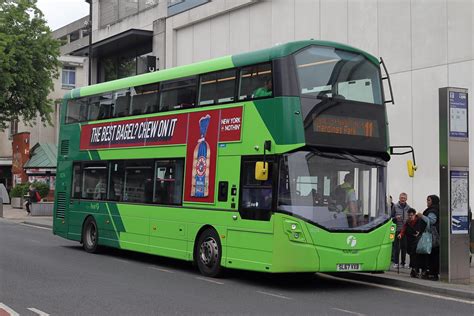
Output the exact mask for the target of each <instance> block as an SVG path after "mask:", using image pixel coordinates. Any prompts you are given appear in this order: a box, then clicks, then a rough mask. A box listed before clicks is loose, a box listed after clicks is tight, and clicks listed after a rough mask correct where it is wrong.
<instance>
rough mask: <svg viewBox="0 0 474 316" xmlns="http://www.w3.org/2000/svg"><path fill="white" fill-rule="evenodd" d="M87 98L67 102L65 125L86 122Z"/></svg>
mask: <svg viewBox="0 0 474 316" xmlns="http://www.w3.org/2000/svg"><path fill="white" fill-rule="evenodd" d="M87 101H88V99H87V98H81V99H76V100H69V101H68V102H67V115H66V123H78V122H84V121H86V120H87Z"/></svg>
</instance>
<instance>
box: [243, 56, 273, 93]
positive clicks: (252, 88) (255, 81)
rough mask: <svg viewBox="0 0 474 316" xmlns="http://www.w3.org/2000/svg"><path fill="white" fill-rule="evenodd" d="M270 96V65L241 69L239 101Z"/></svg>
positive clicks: (271, 88) (271, 85) (271, 91)
mask: <svg viewBox="0 0 474 316" xmlns="http://www.w3.org/2000/svg"><path fill="white" fill-rule="evenodd" d="M272 95H273V84H272V67H271V65H270V64H262V65H255V66H250V67H244V68H242V70H241V72H240V91H239V100H249V99H258V98H264V97H271V96H272Z"/></svg>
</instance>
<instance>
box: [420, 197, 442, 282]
mask: <svg viewBox="0 0 474 316" xmlns="http://www.w3.org/2000/svg"><path fill="white" fill-rule="evenodd" d="M426 206H427V208H426V210H425V211H424V212H423V214H417V216H418V217H420V218H421V219H422V220H423V221H425V223H427V226H428V225H430V228H431V233H432V235H433V236H436V235H438V236H437V237H434V238H433V245H432V247H431V253H430V254H429V255H428V254H421V255H418V258H419V262H420V266H421V268H422V273H421V278H422V279H429V280H433V281H438V280H439V276H438V275H439V197H438V196H437V195H428V197H427V198H426ZM436 238H437V239H438V240H437V242H435V239H436Z"/></svg>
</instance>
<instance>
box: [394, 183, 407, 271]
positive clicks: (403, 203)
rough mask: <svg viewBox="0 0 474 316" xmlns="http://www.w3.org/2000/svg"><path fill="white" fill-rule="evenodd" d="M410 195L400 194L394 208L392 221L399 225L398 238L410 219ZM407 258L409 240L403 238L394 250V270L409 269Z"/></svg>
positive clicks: (395, 244)
mask: <svg viewBox="0 0 474 316" xmlns="http://www.w3.org/2000/svg"><path fill="white" fill-rule="evenodd" d="M407 199H408V195H407V194H406V193H405V192H402V193H400V196H399V197H398V202H397V203H395V205H394V207H393V208H392V219H393V222H394V223H395V224H397V231H396V236H398V235H399V234H400V232H401V231H402V228H403V225H404V224H405V222H406V221H407V219H408V215H407V212H408V210H409V209H410V205H408V203H407ZM400 252H401V262H400V260H399V259H400ZM406 256H407V239H406V237H405V236H403V237H402V238H401V239H398V240H395V243H394V245H393V248H392V262H393V263H394V264H393V267H394V268H399V267H400V268H407V269H408V268H409V267H408V265H407V264H406Z"/></svg>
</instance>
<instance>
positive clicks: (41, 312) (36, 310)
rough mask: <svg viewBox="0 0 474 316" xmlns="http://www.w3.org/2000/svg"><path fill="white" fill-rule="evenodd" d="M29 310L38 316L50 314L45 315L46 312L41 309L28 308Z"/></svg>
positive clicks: (46, 315) (47, 315)
mask: <svg viewBox="0 0 474 316" xmlns="http://www.w3.org/2000/svg"><path fill="white" fill-rule="evenodd" d="M28 309H29V310H30V311H32V312H33V313H35V314H38V315H40V316H49V314H48V313H45V312H43V311H40V310H39V309H36V308H34V307H28Z"/></svg>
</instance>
